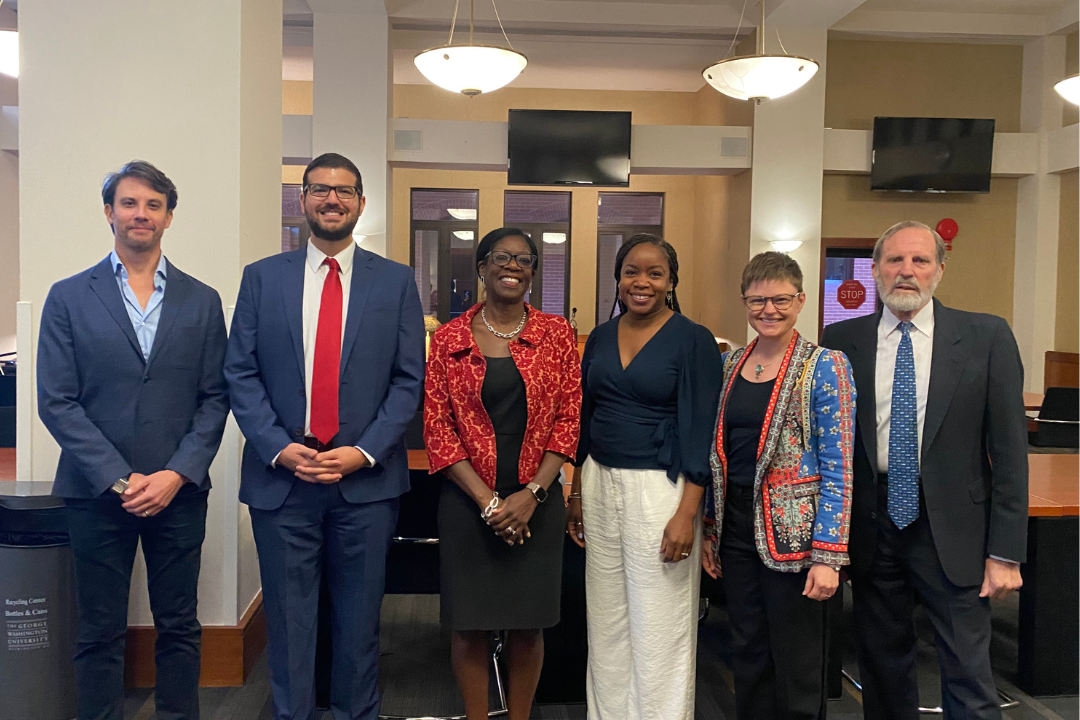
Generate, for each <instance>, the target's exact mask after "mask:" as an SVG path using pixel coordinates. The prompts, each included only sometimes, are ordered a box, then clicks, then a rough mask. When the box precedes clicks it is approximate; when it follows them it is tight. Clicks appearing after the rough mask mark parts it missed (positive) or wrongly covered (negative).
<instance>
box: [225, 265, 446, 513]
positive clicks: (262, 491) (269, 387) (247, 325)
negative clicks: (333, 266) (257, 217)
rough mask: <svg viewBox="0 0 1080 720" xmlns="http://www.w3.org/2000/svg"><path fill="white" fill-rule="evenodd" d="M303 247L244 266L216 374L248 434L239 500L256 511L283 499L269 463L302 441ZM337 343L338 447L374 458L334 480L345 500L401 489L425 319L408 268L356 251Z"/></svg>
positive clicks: (285, 491) (288, 480)
mask: <svg viewBox="0 0 1080 720" xmlns="http://www.w3.org/2000/svg"><path fill="white" fill-rule="evenodd" d="M306 262H307V249H306V248H301V249H299V250H295V251H293V252H288V253H282V254H280V255H272V256H270V257H268V258H264V259H262V260H259V261H258V262H255V263H252V264H251V265H248V266H247V267H246V268H244V277H243V280H241V282H240V295H239V297H238V298H237V300H236V311H235V313H234V314H233V320H232V331H231V333H230V335H229V350H228V353H227V355H226V358H225V377H226V378H227V379H228V382H229V395H230V397H231V399H232V409H233V415H234V416H235V417H236V422H237V423H238V424H239V425H240V429H241V430H242V431H243V433H244V437H245V438H247V442H246V443H245V446H244V457H243V463H242V466H241V475H240V501H241V502H243V503H246V504H248V505H250V506H251V507H253V508H256V509H259V510H274V509H277V508H278V507H280V506H281V504H282V503H283V502H285V498H286V497H287V496H288V495H289V491H290V490H291V489H292V485H293V483H294V482H303V481H302V480H299V479H298V478H296V477H295V476H294V475H293V472H292V471H291V470H288V469H286V468H284V467H281V466H278V467H276V468H275V467H271V465H270V463H271V462H273V460H274V458H276V457H277V456H278V453H280V452H281V451H282V450H284V449H285V447H286V446H287V445H289V444H290V443H294V442H303V441H304V424H305V420H306V415H307V397H306V392H305V383H304V327H303V308H304V266H305V264H306ZM352 273H353V277H352V289H351V291H350V293H349V310H348V314H347V316H346V319H345V334H344V337H343V339H342V345H341V377H340V384H339V391H338V393H339V394H338V397H339V402H338V408H339V411H338V413H339V420H338V423H339V426H340V427H339V430H338V434H337V437H336V438H335V444H336V445H337V446H339V447H341V446H345V445H355V446H359V447H362V448H363V449H364V450H365V451H366V452H367V453H369V454H370V455H371V456H372V457H373V458H374V459H375V465H374V467H367V468H361V469H360V470H357V471H356V472H354V473H352V474H350V475H346V476H345V477H344V478H342V479H341V494H342V496H343V497H344V498H345V499H346V500H347V501H349V502H351V503H362V502H374V501H377V500H386V499H388V498H393V497H397V496H399V495H401V494H403V493H405V492H407V491H408V489H409V461H408V454H407V453H406V451H405V443H404V441H403V438H404V435H405V429H406V428H407V427H408V425H409V422H410V421H411V420H412V419H413V416H414V415H415V414H416V409H417V407H418V406H419V403H420V396H421V393H422V392H423V389H424V317H423V312H422V310H421V306H420V295H419V293H418V292H417V290H416V281H415V279H414V277H413V271H412V268H409V267H406V266H405V265H401V264H399V263H396V262H392V261H390V260H387V259H385V258H382V257H379V256H378V255H375V254H374V253H370V252H368V251H366V250H363V249H361V248H359V247H358V248H357V249H356V255H355V256H354V259H353V266H352Z"/></svg>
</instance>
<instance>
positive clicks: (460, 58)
mask: <svg viewBox="0 0 1080 720" xmlns="http://www.w3.org/2000/svg"><path fill="white" fill-rule="evenodd" d="M459 1H460V0H455V2H454V19H453V20H451V21H450V40H449V41H448V42H447V43H446V45H443V46H442V47H437V48H432V49H430V50H425V51H424V52H422V53H420V54H419V55H417V56H416V57H415V58H414V59H413V63H414V64H415V65H416V69H417V70H419V71H420V72H421V73H423V75H424V77H426V78H427V79H428V80H430V81H431V82H432V83H434V84H435V85H438V86H439V87H441V88H443V89H445V90H450V91H452V92H459V93H461V94H462V95H468V96H469V97H472V96H473V95H479V94H480V93H486V92H491V91H492V90H498V89H499V88H501V87H503V86H504V85H506V84H508V83H510V82H511V81H512V80H513V79H514V78H516V77H517V76H518V75H520V74H521V71H522V70H524V69H525V65H526V64H527V63H528V62H529V61H528V59H526V57H525V56H524V55H522V54H521V53H519V52H518V51H517V50H514V49H513V48H514V46H513V45H510V38H508V37H506V30H505V29H503V26H502V20H501V19H500V18H499V10H498V8H495V0H491V7H492V8H495V19H496V20H498V21H499V29H500V30H502V34H503V39H504V40H506V44H507V45H508V46H509V48H503V47H496V46H492V45H476V44H474V43H473V3H474V0H469V44H468V45H454V44H453V43H454V26H455V25H456V24H457V14H458V2H459Z"/></svg>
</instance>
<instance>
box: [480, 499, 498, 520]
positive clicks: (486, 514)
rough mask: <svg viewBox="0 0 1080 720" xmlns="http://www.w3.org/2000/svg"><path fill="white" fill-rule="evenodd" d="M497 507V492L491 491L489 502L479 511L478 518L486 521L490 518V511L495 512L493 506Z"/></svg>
mask: <svg viewBox="0 0 1080 720" xmlns="http://www.w3.org/2000/svg"><path fill="white" fill-rule="evenodd" d="M497 507H499V493H492V495H491V502H489V503H488V504H487V507H486V508H484V509H483V510H481V511H480V518H481V519H482V520H484V521H487V520H489V519H490V518H491V513H493V512H495V508H497Z"/></svg>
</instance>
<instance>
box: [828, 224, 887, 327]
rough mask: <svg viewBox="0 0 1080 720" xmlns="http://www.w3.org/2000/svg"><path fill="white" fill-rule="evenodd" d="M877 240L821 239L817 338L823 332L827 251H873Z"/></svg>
mask: <svg viewBox="0 0 1080 720" xmlns="http://www.w3.org/2000/svg"><path fill="white" fill-rule="evenodd" d="M876 243H877V238H821V263H820V265H819V266H818V287H817V290H818V316H817V327H818V337H821V333H822V332H824V330H825V255H826V253H827V252H828V251H829V250H873V249H874V245H875V244H876Z"/></svg>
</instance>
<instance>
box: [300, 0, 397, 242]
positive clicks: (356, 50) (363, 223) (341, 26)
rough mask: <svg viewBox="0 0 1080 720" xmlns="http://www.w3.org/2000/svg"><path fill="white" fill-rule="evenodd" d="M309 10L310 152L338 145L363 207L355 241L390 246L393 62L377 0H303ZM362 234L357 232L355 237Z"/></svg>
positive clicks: (334, 148)
mask: <svg viewBox="0 0 1080 720" xmlns="http://www.w3.org/2000/svg"><path fill="white" fill-rule="evenodd" d="M308 5H310V6H311V9H312V10H313V11H314V13H315V20H314V26H315V27H314V30H315V31H314V47H313V58H314V71H315V82H314V88H313V105H312V120H311V122H312V130H311V151H312V154H313V156H316V157H317V156H318V155H320V154H322V153H325V152H336V153H340V154H342V155H344V156H345V157H347V158H349V159H350V160H352V161H353V162H354V163H356V167H357V168H359V169H360V174H361V175H363V178H364V196H365V197H366V198H367V206H366V207H365V209H364V214H363V215H362V216H361V217H360V222H359V223H357V226H356V230H355V231H354V234H355V235H357V239H358V240H360V246H361V247H362V248H364V249H366V250H370V251H371V252H373V253H376V254H378V255H382V256H384V257H385V256H386V255H387V252H388V244H387V237H388V228H387V221H388V218H391V217H393V215H392V213H391V212H390V208H389V203H390V196H391V193H388V192H387V188H389V187H391V185H390V183H389V172H390V169H389V165H388V164H387V158H386V143H387V127H388V121H387V118H388V117H389V113H390V108H391V106H392V95H391V93H392V91H393V78H392V76H391V72H392V71H393V63H392V62H391V60H390V47H389V41H390V35H389V23H388V20H387V16H386V7H385V5H384V4H383V1H382V0H309V2H308ZM360 236H363V237H360Z"/></svg>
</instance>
